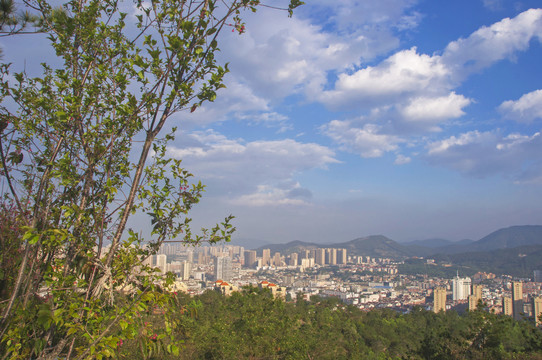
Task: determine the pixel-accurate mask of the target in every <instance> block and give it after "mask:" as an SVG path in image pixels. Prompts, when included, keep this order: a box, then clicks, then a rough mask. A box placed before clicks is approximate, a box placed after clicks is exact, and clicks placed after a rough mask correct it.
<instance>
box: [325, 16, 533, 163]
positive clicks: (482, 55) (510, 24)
mask: <svg viewBox="0 0 542 360" xmlns="http://www.w3.org/2000/svg"><path fill="white" fill-rule="evenodd" d="M534 38H538V39H541V38H542V9H531V10H528V11H525V12H523V13H521V14H519V15H517V16H516V17H514V18H512V19H509V18H506V19H503V20H501V21H499V22H497V23H495V24H493V25H491V26H489V27H482V28H480V29H479V30H477V31H475V32H474V33H472V34H471V35H470V36H469V37H467V38H465V39H459V40H456V41H453V42H450V43H449V44H448V46H447V47H446V48H445V50H444V51H443V52H442V54H439V53H434V54H431V55H428V54H423V53H419V52H418V51H417V49H416V48H415V47H413V48H410V49H407V50H401V51H398V52H396V53H394V54H392V55H391V56H389V57H388V58H386V59H385V60H383V61H382V62H380V63H378V64H376V65H373V66H366V67H364V68H361V69H359V70H356V71H353V72H348V71H345V72H343V73H341V74H339V75H338V76H337V80H336V82H335V83H334V84H333V85H334V86H333V87H332V88H330V89H328V90H325V91H323V92H322V93H321V95H320V97H319V100H320V101H321V102H322V103H324V104H326V105H327V106H328V107H330V108H332V109H342V108H350V109H355V110H358V111H361V112H362V113H363V114H364V115H363V117H364V118H365V124H363V125H360V123H359V121H333V122H330V123H329V124H328V125H326V128H325V129H326V131H325V133H326V134H327V135H328V136H330V137H331V138H332V139H333V140H334V141H336V142H337V143H338V144H340V145H341V146H343V148H346V149H349V150H350V151H357V152H359V153H360V155H361V156H363V157H377V156H382V155H383V154H384V153H386V152H389V151H395V150H397V148H398V146H399V145H400V144H401V143H410V142H411V141H417V140H419V139H421V138H420V136H424V135H425V134H426V133H428V132H435V131H440V130H442V126H443V125H444V124H448V123H449V121H450V120H451V119H457V118H459V117H461V116H463V115H465V108H466V107H467V106H468V105H470V104H471V103H472V102H474V101H476V99H472V98H468V97H466V96H464V95H462V94H459V93H457V92H456V90H455V89H457V88H458V87H459V85H461V83H462V81H464V80H465V79H466V77H467V76H469V75H471V74H472V73H474V72H477V71H480V70H482V69H484V68H486V67H488V66H490V65H492V64H494V63H495V62H497V61H500V60H503V59H513V57H514V56H515V55H516V54H517V53H518V52H520V51H524V50H526V49H527V48H528V47H529V43H530V41H531V40H532V39H534ZM539 96H540V94H539V93H538V92H534V93H531V94H528V95H526V96H525V97H524V98H522V99H520V100H518V101H516V102H505V103H503V105H501V108H500V109H501V111H503V112H504V113H505V114H506V115H507V116H509V117H515V118H516V119H518V120H521V119H522V120H523V121H526V122H528V121H532V120H533V119H534V118H538V117H539V116H540V115H539V114H540V110H539V109H540V107H539V104H540V103H542V102H541V101H539ZM369 123H370V124H369ZM361 139H363V141H362V140H361ZM407 139H408V140H409V141H406V140H407ZM460 140H462V139H460ZM463 140H464V139H463ZM362 143H363V145H362Z"/></svg>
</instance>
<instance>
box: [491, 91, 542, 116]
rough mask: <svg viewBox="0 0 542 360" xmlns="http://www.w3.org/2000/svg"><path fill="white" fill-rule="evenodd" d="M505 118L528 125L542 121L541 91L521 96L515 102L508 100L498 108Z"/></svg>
mask: <svg viewBox="0 0 542 360" xmlns="http://www.w3.org/2000/svg"><path fill="white" fill-rule="evenodd" d="M499 110H500V111H501V112H502V113H503V114H504V116H505V117H507V118H510V119H514V120H517V121H519V122H526V123H530V122H532V121H534V120H536V119H542V90H535V91H533V92H530V93H528V94H525V95H523V96H522V97H520V98H519V99H518V100H517V101H513V100H508V101H505V102H503V103H502V104H501V106H499Z"/></svg>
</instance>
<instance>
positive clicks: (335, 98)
mask: <svg viewBox="0 0 542 360" xmlns="http://www.w3.org/2000/svg"><path fill="white" fill-rule="evenodd" d="M448 76H449V70H448V69H447V68H446V67H445V66H444V65H443V64H442V63H441V61H440V57H439V56H429V55H425V54H418V52H417V50H416V48H415V47H414V48H411V49H409V50H403V51H399V52H397V53H395V54H393V55H392V56H390V57H389V58H387V59H386V60H384V61H383V62H382V63H380V64H379V65H377V66H374V67H372V66H369V67H366V68H363V69H361V70H358V71H356V72H354V73H353V74H347V73H343V74H340V75H339V77H338V80H337V82H336V83H335V88H334V89H333V90H329V91H325V92H324V93H323V94H322V96H321V101H323V102H324V103H326V104H328V105H330V106H332V107H336V106H341V105H345V104H348V103H351V102H353V103H354V104H356V105H366V106H367V105H368V106H374V105H375V104H378V103H384V102H386V103H393V102H396V101H398V100H400V99H401V97H405V96H413V95H417V94H424V93H434V92H440V91H442V89H443V88H444V89H448V87H449V85H448V81H447V78H448Z"/></svg>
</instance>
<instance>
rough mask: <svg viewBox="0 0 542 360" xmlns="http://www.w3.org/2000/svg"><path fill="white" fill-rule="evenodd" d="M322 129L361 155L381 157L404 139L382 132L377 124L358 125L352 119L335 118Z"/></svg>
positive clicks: (345, 146)
mask: <svg viewBox="0 0 542 360" xmlns="http://www.w3.org/2000/svg"><path fill="white" fill-rule="evenodd" d="M321 130H322V131H323V132H324V133H325V134H326V135H327V136H329V137H330V138H332V139H333V140H334V141H335V142H337V143H339V144H341V146H342V148H343V149H344V150H347V151H352V152H355V153H359V154H360V156H361V157H365V158H375V157H381V156H382V155H384V153H386V152H389V151H393V150H396V149H397V148H398V146H397V144H399V143H401V142H403V140H402V139H400V138H399V137H396V136H393V135H386V134H382V133H380V132H379V131H380V127H379V126H378V125H375V124H365V125H363V126H359V125H358V126H356V125H355V124H353V122H351V121H339V120H333V121H331V122H330V123H328V124H326V125H325V126H323V127H322V128H321Z"/></svg>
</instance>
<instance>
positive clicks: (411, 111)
mask: <svg viewBox="0 0 542 360" xmlns="http://www.w3.org/2000/svg"><path fill="white" fill-rule="evenodd" d="M470 103H471V100H470V99H467V98H466V97H464V96H463V95H457V94H456V93H455V92H451V93H450V94H449V95H447V96H440V97H434V98H428V97H418V98H415V99H413V100H412V101H411V102H410V103H409V104H408V105H407V106H405V107H404V108H402V109H401V112H402V114H403V116H405V117H406V118H408V119H410V120H413V121H422V122H425V121H441V120H443V119H453V118H458V117H460V116H462V115H464V114H465V112H464V111H463V108H464V107H466V106H467V105H469V104H470Z"/></svg>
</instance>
